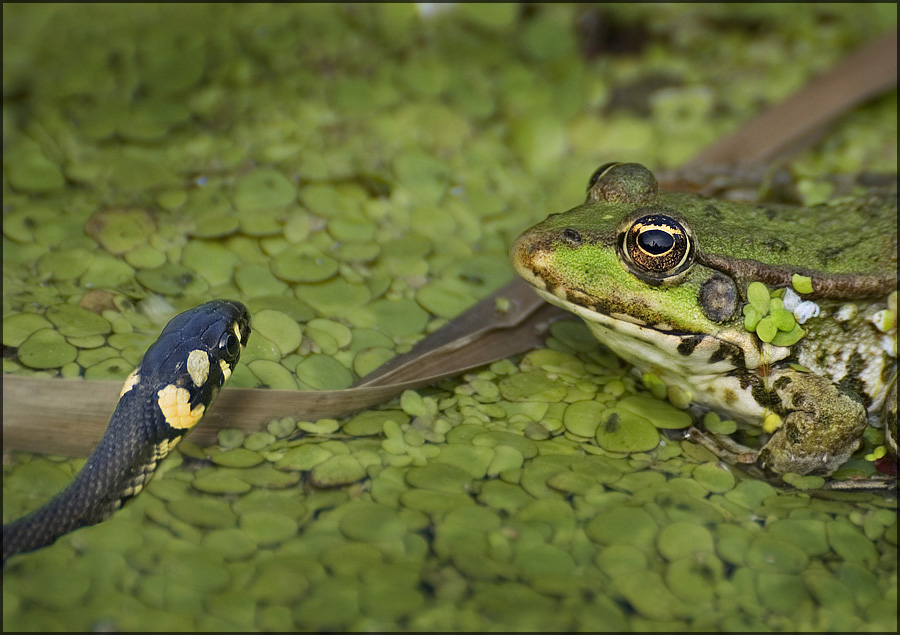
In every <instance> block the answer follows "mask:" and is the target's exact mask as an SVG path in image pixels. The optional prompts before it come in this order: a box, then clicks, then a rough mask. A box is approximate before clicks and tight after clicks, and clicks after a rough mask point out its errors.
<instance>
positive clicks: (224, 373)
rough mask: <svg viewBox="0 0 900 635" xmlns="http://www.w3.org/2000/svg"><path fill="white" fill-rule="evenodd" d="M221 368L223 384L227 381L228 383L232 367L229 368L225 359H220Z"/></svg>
mask: <svg viewBox="0 0 900 635" xmlns="http://www.w3.org/2000/svg"><path fill="white" fill-rule="evenodd" d="M219 368H221V369H222V377H224V379H223V380H222V383H225V382H226V381H228V378H229V377H231V366H229V365H228V362H226V361H225V360H224V359H220V360H219Z"/></svg>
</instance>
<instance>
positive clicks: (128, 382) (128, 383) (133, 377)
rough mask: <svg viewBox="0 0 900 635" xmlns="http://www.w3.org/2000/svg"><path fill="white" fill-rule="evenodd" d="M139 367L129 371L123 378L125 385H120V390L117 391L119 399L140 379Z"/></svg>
mask: <svg viewBox="0 0 900 635" xmlns="http://www.w3.org/2000/svg"><path fill="white" fill-rule="evenodd" d="M139 371H140V368H135V369H134V370H133V371H131V374H130V375H128V377H127V378H126V379H125V385H123V386H122V392H120V393H119V399H121V398H122V395H124V394H125V393H126V392H128V391H129V390H131V389H132V388H134V387H135V386H137V385H138V383H140V381H141V374H140V372H139Z"/></svg>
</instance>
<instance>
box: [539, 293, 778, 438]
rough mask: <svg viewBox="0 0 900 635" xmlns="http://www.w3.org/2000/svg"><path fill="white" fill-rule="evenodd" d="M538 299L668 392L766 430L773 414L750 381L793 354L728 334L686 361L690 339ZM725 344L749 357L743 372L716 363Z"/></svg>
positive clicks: (551, 298)
mask: <svg viewBox="0 0 900 635" xmlns="http://www.w3.org/2000/svg"><path fill="white" fill-rule="evenodd" d="M538 293H539V294H540V295H541V297H543V298H544V299H546V300H547V301H548V302H550V303H552V304H555V305H557V306H559V307H561V308H563V309H566V310H567V311H570V312H572V313H574V314H575V315H577V316H578V317H580V318H582V319H583V320H584V321H585V323H586V324H587V326H588V328H589V329H590V330H591V332H592V333H593V334H594V337H596V338H597V339H598V340H599V341H600V342H602V343H603V344H605V345H606V346H607V347H609V349H610V350H612V351H613V352H614V353H615V354H616V355H618V356H619V357H621V358H622V359H624V360H626V361H628V362H630V363H632V364H634V366H635V367H637V368H638V369H640V370H641V371H643V372H648V373H653V374H654V375H656V376H657V377H659V378H660V379H661V380H662V381H663V382H665V383H666V385H667V386H677V387H678V388H680V389H682V390H684V391H687V392H688V393H689V394H690V395H691V397H692V401H693V402H694V403H699V404H702V405H704V406H707V407H709V408H711V409H713V410H716V411H717V412H719V413H721V414H725V415H728V416H730V417H734V418H736V419H739V420H741V421H746V422H749V423H752V424H755V425H759V424H760V422H761V420H762V418H763V417H764V416H765V415H766V414H767V412H766V410H765V408H763V407H762V406H760V405H759V404H758V403H757V401H756V399H754V397H753V395H752V393H751V389H750V388H751V386H750V385H749V384H748V383H747V381H746V378H747V375H748V374H752V373H754V372H755V369H756V368H759V367H760V366H762V365H764V364H771V363H773V362H776V361H779V360H781V359H784V358H785V357H787V356H788V355H789V354H790V349H789V348H786V347H781V346H772V345H770V344H763V345H762V346H761V347H758V346H757V344H756V342H754V341H752V340H751V337H752V336H753V334H749V333H748V334H746V335H744V334H742V333H737V334H736V335H735V334H731V333H729V334H727V337H726V334H725V333H724V332H723V333H722V334H721V335H719V336H712V335H709V336H705V337H703V338H702V339H701V340H700V341H699V343H697V345H696V346H694V348H693V350H692V351H691V353H690V354H688V355H684V354H682V353H681V352H679V351H678V347H679V345H680V344H682V342H683V341H684V340H685V339H686V336H683V335H678V334H674V333H667V332H665V331H660V330H657V329H656V328H651V327H649V326H644V325H640V324H635V323H633V322H628V321H625V320H624V319H621V320H620V319H615V318H612V317H610V316H608V315H604V314H602V313H597V312H595V311H591V310H590V309H586V308H584V307H580V306H577V305H573V304H570V303H568V302H565V301H564V300H561V299H560V298H558V297H557V296H555V295H553V294H551V293H547V292H546V291H541V290H538ZM623 317H624V316H623ZM736 338H737V340H736ZM740 338H745V340H746V341H744V339H740ZM738 340H739V341H738ZM724 343H727V344H731V345H734V346H737V347H739V348H740V349H741V350H742V351H743V353H744V360H743V361H744V364H743V366H741V367H736V366H735V364H734V363H733V361H732V360H731V359H730V358H728V357H726V358H724V359H719V358H718V357H716V353H718V352H719V351H720V348H721V346H722V345H723V344H724ZM742 380H743V381H742ZM742 384H743V385H742Z"/></svg>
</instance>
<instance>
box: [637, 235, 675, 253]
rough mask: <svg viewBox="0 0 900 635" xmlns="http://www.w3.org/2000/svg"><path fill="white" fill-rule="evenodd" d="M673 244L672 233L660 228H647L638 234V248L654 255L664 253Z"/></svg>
mask: <svg viewBox="0 0 900 635" xmlns="http://www.w3.org/2000/svg"><path fill="white" fill-rule="evenodd" d="M674 244H675V239H674V238H673V237H672V235H671V234H669V233H667V232H664V231H662V230H661V229H648V230H647V231H644V232H641V234H640V236H638V245H639V246H640V248H641V249H643V250H644V251H646V252H647V253H649V254H652V255H654V256H659V255H660V254H664V253H666V252H667V251H669V250H670V249H671V248H672V246H673V245H674Z"/></svg>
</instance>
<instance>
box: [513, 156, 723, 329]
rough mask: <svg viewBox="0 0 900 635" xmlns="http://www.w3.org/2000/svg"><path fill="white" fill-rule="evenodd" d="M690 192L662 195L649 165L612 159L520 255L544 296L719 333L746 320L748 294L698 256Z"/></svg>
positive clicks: (646, 322)
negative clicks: (743, 304)
mask: <svg viewBox="0 0 900 635" xmlns="http://www.w3.org/2000/svg"><path fill="white" fill-rule="evenodd" d="M689 200H690V199H687V198H684V199H670V198H668V197H666V196H661V195H659V193H658V188H657V183H656V179H655V178H654V176H653V174H651V173H650V171H649V170H647V169H646V168H645V167H643V166H642V165H638V164H636V163H611V164H607V165H604V166H603V167H601V168H600V169H598V170H597V171H596V172H595V173H594V175H593V176H592V177H591V179H590V182H589V184H588V192H587V200H586V201H585V202H584V203H583V204H582V205H580V206H578V207H576V208H574V209H571V210H569V211H568V212H564V213H562V214H554V215H552V216H550V217H549V218H547V219H546V220H545V221H543V222H542V223H539V224H538V225H536V226H534V227H532V228H531V229H529V230H527V231H525V232H524V233H523V234H522V235H521V236H519V238H518V239H517V240H516V242H515V244H514V245H513V247H512V250H511V252H510V253H511V256H512V260H513V263H514V265H515V267H516V270H517V271H518V273H519V274H520V275H521V276H522V277H524V278H525V279H526V280H527V281H528V282H529V283H531V284H532V285H533V286H534V287H536V288H537V289H538V291H539V292H542V293H541V294H542V295H543V296H544V297H545V298H547V299H548V300H549V301H551V302H554V303H555V304H558V305H559V306H562V307H563V308H566V309H568V310H570V311H573V312H575V313H576V314H578V315H580V316H581V317H583V318H585V319H586V320H588V321H589V322H590V321H592V320H594V321H596V320H597V319H598V318H599V316H605V317H610V318H613V319H616V320H621V321H625V322H630V323H632V324H636V325H641V326H648V327H650V328H652V329H654V330H657V331H667V332H690V333H708V334H711V333H715V332H719V331H721V329H722V325H723V323H726V322H728V321H730V320H734V319H737V318H739V316H740V311H739V305H740V292H739V288H738V285H737V283H736V282H735V280H733V279H732V278H731V277H729V276H728V275H724V274H723V273H721V272H720V271H717V270H716V269H713V268H710V267H707V266H704V265H703V264H701V263H700V262H698V258H697V255H698V253H699V246H698V242H697V237H696V235H695V233H694V229H693V225H692V223H691V222H690V221H689V220H688V218H687V216H686V214H685V213H683V212H685V211H686V209H685V205H689V204H690V203H688V202H687V201H689Z"/></svg>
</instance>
